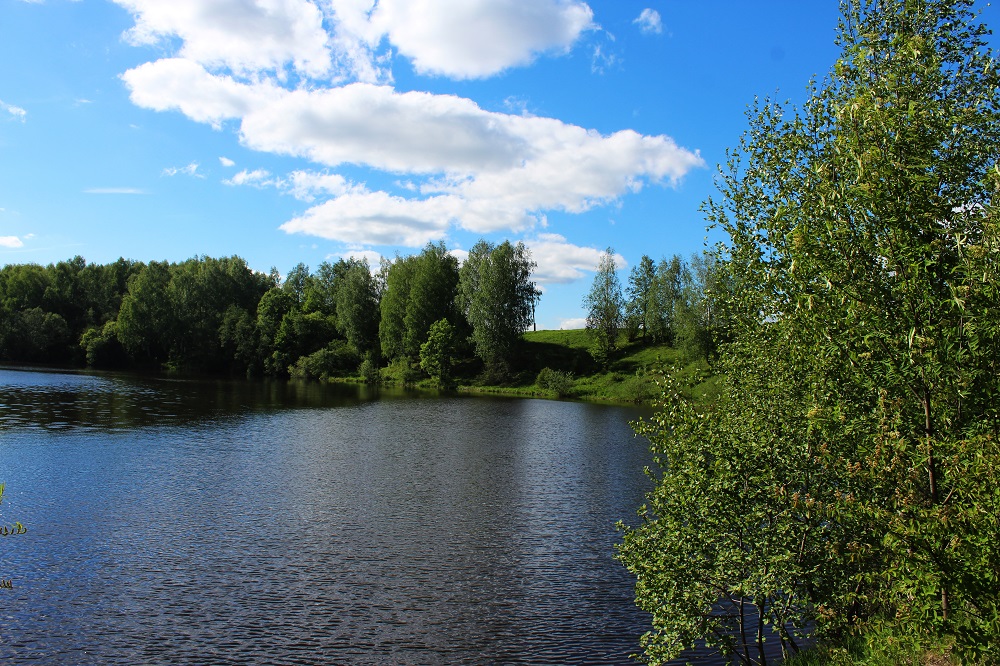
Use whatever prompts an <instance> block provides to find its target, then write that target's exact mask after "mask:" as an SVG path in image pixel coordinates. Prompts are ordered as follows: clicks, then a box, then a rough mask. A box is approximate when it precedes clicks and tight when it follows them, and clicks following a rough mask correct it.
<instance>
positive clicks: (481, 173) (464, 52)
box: [115, 0, 704, 247]
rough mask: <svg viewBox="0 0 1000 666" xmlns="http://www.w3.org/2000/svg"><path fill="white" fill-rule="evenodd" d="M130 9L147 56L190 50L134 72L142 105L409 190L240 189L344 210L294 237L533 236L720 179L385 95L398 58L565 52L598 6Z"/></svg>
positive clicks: (420, 65)
mask: <svg viewBox="0 0 1000 666" xmlns="http://www.w3.org/2000/svg"><path fill="white" fill-rule="evenodd" d="M115 1H116V2H117V3H118V4H120V5H122V6H124V7H126V8H128V9H129V10H130V11H132V13H133V15H134V17H135V21H136V24H135V27H134V28H133V29H132V30H131V31H129V33H128V35H129V38H130V39H131V40H132V41H133V42H135V43H142V44H158V43H165V44H166V45H167V46H168V47H170V46H176V52H177V55H176V56H175V57H167V58H163V59H160V60H157V61H154V62H148V63H145V64H142V65H139V66H137V67H135V68H133V69H130V70H128V71H126V72H125V73H124V74H122V76H121V78H122V81H123V82H124V83H125V85H126V87H127V88H128V89H129V93H130V97H131V100H132V102H133V103H135V104H136V105H138V106H141V107H144V108H148V109H153V110H157V111H168V110H177V111H180V112H181V113H183V114H185V115H186V116H188V117H189V118H190V119H192V120H194V121H196V122H201V123H207V124H209V125H211V126H213V127H215V128H217V129H219V128H221V127H222V126H223V124H224V123H227V122H229V123H232V125H233V126H235V125H237V124H238V126H239V136H240V141H241V143H242V144H243V145H245V146H247V147H249V148H251V149H254V150H258V151H262V152H267V153H272V154H280V155H288V156H293V157H300V158H304V159H307V160H309V161H310V162H312V163H314V164H318V165H323V166H325V167H327V168H330V169H333V168H337V167H341V166H344V165H355V166H360V167H364V168H369V169H372V170H376V171H381V172H388V173H391V174H395V175H397V176H399V178H398V181H399V182H401V183H404V184H406V186H407V189H408V191H407V192H406V194H405V196H397V195H396V194H393V193H390V192H385V191H382V192H378V191H369V190H368V189H366V188H365V187H364V186H362V185H358V184H356V183H352V182H349V181H348V180H347V179H345V178H344V177H343V176H341V175H339V174H336V173H330V172H317V171H313V170H309V169H306V170H300V171H295V172H293V173H291V174H290V175H288V176H284V177H281V176H274V175H272V174H270V173H266V172H261V171H260V170H256V171H248V170H244V171H241V172H240V173H238V174H236V175H234V176H233V177H232V178H230V179H228V180H225V181H223V182H224V183H226V184H229V185H234V186H237V185H249V186H253V187H275V188H277V189H279V190H280V191H282V192H285V193H289V194H292V195H293V196H295V197H297V198H299V199H301V200H303V201H307V202H314V201H317V200H318V199H324V198H328V200H327V201H325V202H321V203H319V204H318V205H315V206H313V207H311V208H309V209H308V210H307V211H305V212H304V213H303V214H302V215H300V216H297V217H295V218H294V219H292V220H289V221H288V222H287V223H286V224H284V225H283V226H282V228H283V229H285V230H286V231H288V232H291V233H304V234H310V235H315V236H319V237H322V238H328V239H332V240H339V241H341V242H344V243H356V244H364V245H371V244H383V243H385V244H391V245H399V244H404V245H410V246H414V247H419V246H421V245H423V244H424V243H426V242H427V241H428V240H436V239H439V238H442V237H444V236H445V235H446V234H447V231H448V230H449V229H450V228H451V227H452V226H460V227H462V228H464V229H467V230H470V231H473V232H479V233H488V232H496V231H502V230H506V231H524V230H528V229H532V228H537V227H539V226H544V221H545V214H546V212H547V211H551V210H559V211H566V212H570V213H580V212H584V211H587V210H589V209H592V208H594V207H595V206H601V205H606V204H609V203H614V202H616V201H618V200H619V199H620V198H621V197H623V196H625V195H627V194H629V193H632V192H637V191H639V190H640V189H642V188H643V187H645V186H647V185H648V184H650V183H656V184H660V183H664V184H674V183H676V182H677V181H678V180H679V179H680V178H682V177H683V176H684V175H685V174H686V173H687V172H688V171H690V170H691V169H693V168H698V167H702V166H704V162H703V160H702V159H701V157H700V155H698V153H697V152H693V151H690V150H687V149H685V148H682V147H680V146H678V145H677V144H676V143H675V142H674V141H673V140H672V139H671V138H670V137H667V136H663V135H660V136H647V135H641V134H638V133H637V132H634V131H631V130H623V131H620V132H615V133H612V134H608V135H603V134H600V133H598V132H595V131H592V130H587V129H586V128H583V127H579V126H575V125H571V124H567V123H564V122H562V121H559V120H557V119H552V118H539V117H534V116H530V115H527V114H525V113H523V112H522V113H514V114H511V113H506V114H505V113H498V112H492V111H487V110H484V109H482V108H481V107H480V106H479V105H478V104H476V103H475V102H474V101H472V100H470V99H466V98H462V97H458V96H455V95H444V94H432V93H426V92H419V91H411V92H398V91H396V90H394V89H393V88H392V87H391V86H388V85H377V84H376V83H372V82H373V81H375V82H377V81H383V82H384V81H390V80H391V71H390V70H389V67H390V65H391V58H392V57H393V49H396V52H398V53H399V54H402V55H404V56H406V57H408V58H410V59H411V60H412V61H413V64H414V67H415V68H416V69H417V70H418V71H420V72H424V73H431V74H440V75H446V76H451V77H454V78H474V77H483V76H489V75H491V74H495V73H497V72H500V71H503V70H504V69H507V68H509V67H513V66H517V65H520V64H525V63H528V62H530V61H531V60H532V59H533V58H535V57H537V56H538V55H539V54H542V53H559V52H565V51H566V50H568V49H570V48H571V47H572V46H573V44H575V43H576V42H577V41H578V39H579V38H580V35H581V34H582V33H583V32H584V31H586V30H592V29H597V26H596V25H595V24H594V22H593V12H592V11H591V9H590V7H589V6H588V5H587V4H586V3H585V2H583V1H582V0H533V1H532V2H523V0H463V2H454V0H378V1H377V2H376V0H177V2H176V3H163V2H161V1H159V0H115ZM605 37H606V39H607V40H611V41H613V36H611V35H610V34H606V33H605ZM331 63H332V64H331ZM293 75H294V76H293ZM352 79H353V81H354V82H353V83H351V82H347V81H350V80H352ZM331 82H335V83H336V85H331ZM220 162H221V163H222V164H223V165H224V166H227V167H231V166H235V164H234V162H233V161H232V160H229V159H228V158H220ZM403 189H404V188H402V187H401V188H400V190H396V191H401V190H403ZM338 216H339V217H338Z"/></svg>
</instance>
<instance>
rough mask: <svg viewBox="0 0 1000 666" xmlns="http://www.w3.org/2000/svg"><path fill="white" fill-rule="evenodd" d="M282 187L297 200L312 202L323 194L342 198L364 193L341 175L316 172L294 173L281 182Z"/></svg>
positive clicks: (359, 187)
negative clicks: (343, 195)
mask: <svg viewBox="0 0 1000 666" xmlns="http://www.w3.org/2000/svg"><path fill="white" fill-rule="evenodd" d="M280 187H281V189H283V190H284V191H286V192H288V193H289V194H291V195H292V196H294V197H295V198H296V199H299V200H301V201H310V202H311V201H315V200H316V197H317V196H319V195H323V194H325V195H333V196H340V195H342V194H347V193H348V192H363V191H364V188H363V187H361V186H359V185H354V184H352V183H351V182H350V181H348V180H347V179H346V178H344V177H343V176H341V175H340V174H336V173H318V172H315V171H293V172H292V173H290V174H289V175H288V177H287V178H285V179H283V180H282V181H281V183H280Z"/></svg>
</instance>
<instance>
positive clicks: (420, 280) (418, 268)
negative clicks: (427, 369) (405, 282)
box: [403, 242, 459, 359]
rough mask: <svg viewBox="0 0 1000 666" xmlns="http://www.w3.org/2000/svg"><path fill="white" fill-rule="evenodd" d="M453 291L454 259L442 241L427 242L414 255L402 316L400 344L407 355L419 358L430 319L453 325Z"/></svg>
mask: <svg viewBox="0 0 1000 666" xmlns="http://www.w3.org/2000/svg"><path fill="white" fill-rule="evenodd" d="M457 290H458V259H456V258H455V257H454V256H452V255H451V254H449V252H448V249H447V248H446V247H445V245H444V243H443V242H441V243H437V244H434V243H428V244H427V245H426V246H425V247H424V249H423V251H421V253H420V254H419V255H417V257H416V260H415V263H414V268H413V281H412V283H411V285H410V293H409V299H408V300H407V303H406V315H405V316H404V318H403V323H404V325H405V327H406V332H405V335H404V337H403V347H404V350H405V353H406V354H407V355H408V356H409V357H410V358H412V359H417V358H419V357H420V346H421V345H422V344H423V343H424V341H425V340H427V334H428V331H430V328H431V325H432V324H433V323H434V322H436V321H438V320H440V319H447V320H448V321H449V322H451V323H452V325H454V324H455V323H456V322H457V321H458V319H459V315H458V310H457V308H456V306H455V296H456V295H457Z"/></svg>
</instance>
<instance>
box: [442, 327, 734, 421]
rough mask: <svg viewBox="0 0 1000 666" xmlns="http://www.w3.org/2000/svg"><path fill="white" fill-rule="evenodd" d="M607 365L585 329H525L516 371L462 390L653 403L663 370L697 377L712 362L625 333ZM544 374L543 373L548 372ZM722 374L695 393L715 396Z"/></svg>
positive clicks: (466, 384) (471, 382)
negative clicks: (600, 360) (596, 353)
mask: <svg viewBox="0 0 1000 666" xmlns="http://www.w3.org/2000/svg"><path fill="white" fill-rule="evenodd" d="M619 345H620V348H619V350H618V352H617V354H616V355H615V356H614V358H613V360H612V362H611V363H610V365H609V367H608V368H607V369H601V368H600V367H599V366H598V365H597V363H595V361H594V359H593V357H592V356H591V355H590V351H589V349H590V346H591V339H590V336H589V335H588V334H587V331H586V330H569V331H531V332H528V333H525V335H524V346H523V348H522V351H521V354H520V355H519V357H518V358H517V359H514V360H513V364H512V365H513V366H514V376H512V377H510V378H508V380H507V381H504V382H503V383H501V384H497V383H493V384H490V383H487V382H488V381H489V380H486V381H485V382H484V381H483V380H481V379H480V380H468V379H465V380H463V379H459V390H460V391H471V392H485V393H501V394H508V395H530V396H538V397H547V398H573V399H578V400H597V401H608V402H621V403H648V402H649V401H650V400H651V399H652V398H653V397H654V396H655V395H656V394H657V393H658V391H659V389H658V387H657V385H656V378H657V376H658V375H659V374H660V373H661V372H669V373H671V374H674V375H679V376H686V377H693V376H695V375H699V374H702V375H708V374H709V367H708V364H707V363H705V361H703V360H697V361H692V360H690V359H687V358H685V356H684V354H683V353H682V352H680V351H679V350H677V349H674V348H672V347H669V346H667V345H652V344H648V343H645V342H642V341H638V340H637V341H635V342H631V343H629V342H628V341H627V340H626V339H625V338H624V337H622V339H621V340H620V341H619ZM546 368H547V369H548V372H547V374H548V377H549V379H551V381H549V382H545V381H543V384H542V385H539V381H538V380H539V379H540V377H539V373H541V372H543V370H545V369H546ZM543 379H544V378H543ZM717 381H718V378H716V377H710V378H709V379H707V380H706V381H702V382H700V383H698V384H697V385H696V386H695V387H694V388H693V389H692V394H693V395H698V396H704V397H705V399H711V397H712V396H714V395H715V392H716V384H717Z"/></svg>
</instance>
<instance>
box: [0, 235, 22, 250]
mask: <svg viewBox="0 0 1000 666" xmlns="http://www.w3.org/2000/svg"><path fill="white" fill-rule="evenodd" d="M0 247H6V248H11V249H13V248H18V247H24V241H22V240H21V239H20V238H18V237H17V236H0Z"/></svg>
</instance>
